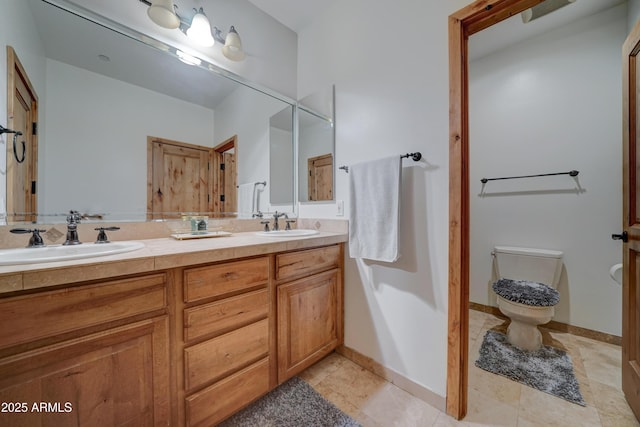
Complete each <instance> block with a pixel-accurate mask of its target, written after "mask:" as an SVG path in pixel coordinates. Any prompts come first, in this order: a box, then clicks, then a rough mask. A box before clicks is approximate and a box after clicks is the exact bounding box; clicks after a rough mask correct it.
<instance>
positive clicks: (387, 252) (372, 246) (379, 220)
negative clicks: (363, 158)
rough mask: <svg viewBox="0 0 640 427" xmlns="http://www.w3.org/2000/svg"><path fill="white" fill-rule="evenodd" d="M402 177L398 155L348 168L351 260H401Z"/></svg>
mask: <svg viewBox="0 0 640 427" xmlns="http://www.w3.org/2000/svg"><path fill="white" fill-rule="evenodd" d="M401 175H402V159H401V158H400V156H399V155H398V156H393V157H387V158H383V159H379V160H373V161H370V162H362V163H357V164H355V165H352V166H349V193H350V198H351V199H350V201H351V207H350V214H349V254H350V256H351V258H366V259H370V260H374V261H385V262H394V261H396V260H397V259H398V258H399V256H400V253H399V250H398V241H399V237H398V236H399V231H400V230H399V228H400V182H401Z"/></svg>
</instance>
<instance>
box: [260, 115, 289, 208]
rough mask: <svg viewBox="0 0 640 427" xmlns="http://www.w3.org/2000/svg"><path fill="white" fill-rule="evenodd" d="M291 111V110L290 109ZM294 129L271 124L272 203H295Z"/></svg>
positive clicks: (270, 181)
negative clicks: (280, 127) (279, 127)
mask: <svg viewBox="0 0 640 427" xmlns="http://www.w3.org/2000/svg"><path fill="white" fill-rule="evenodd" d="M288 110H291V109H288ZM289 112H290V111H289ZM292 177H293V131H291V130H284V129H278V128H276V127H274V126H271V131H270V133H269V182H268V183H267V184H268V185H269V188H270V190H271V191H270V192H269V193H270V199H271V202H272V203H279V204H287V205H292V203H293V196H294V195H293V179H291V178H292Z"/></svg>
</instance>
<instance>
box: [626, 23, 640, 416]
mask: <svg viewBox="0 0 640 427" xmlns="http://www.w3.org/2000/svg"><path fill="white" fill-rule="evenodd" d="M632 56H633V57H635V58H638V57H640V21H639V22H636V24H635V25H634V27H633V29H632V30H631V32H630V33H629V35H628V36H627V39H626V40H625V42H624V44H623V47H622V96H623V102H622V104H623V109H622V117H623V131H622V146H623V165H622V168H623V172H622V193H623V197H622V200H623V207H622V228H623V232H624V233H627V235H628V241H627V239H626V238H625V239H624V240H623V255H622V265H623V268H622V272H623V273H622V392H623V393H624V395H625V398H626V400H627V403H628V404H629V407H630V408H631V410H632V411H633V413H634V414H635V416H636V417H637V418H639V419H640V399H638V390H640V383H639V382H638V377H639V376H640V375H639V373H638V367H637V364H636V360H638V356H639V355H640V349H639V348H638V347H639V345H638V338H637V334H638V322H637V312H638V310H639V309H640V307H639V306H638V304H639V302H638V291H639V289H638V271H637V265H636V262H637V261H636V259H637V252H638V246H639V244H638V240H637V236H638V226H637V225H636V224H634V223H637V219H636V218H637V216H638V212H637V209H638V208H637V205H638V200H637V197H638V195H637V193H638V190H637V188H636V183H637V180H638V174H637V171H636V169H635V166H636V163H637V160H636V159H635V157H636V156H637V154H636V150H637V147H636V146H637V142H636V141H637V140H638V130H639V129H638V97H637V95H636V94H637V91H638V87H637V86H638V85H637V84H636V81H635V79H637V76H638V75H639V74H640V69H639V67H638V63H637V59H636V61H632V60H631V59H630V58H631V57H632ZM634 77H635V79H634ZM632 79H634V80H632ZM632 158H633V160H632ZM634 253H635V254H636V255H634Z"/></svg>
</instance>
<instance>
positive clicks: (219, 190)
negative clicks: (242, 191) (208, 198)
mask: <svg viewBox="0 0 640 427" xmlns="http://www.w3.org/2000/svg"><path fill="white" fill-rule="evenodd" d="M237 141H238V135H233V136H232V137H230V138H227V139H225V140H224V141H222V142H221V143H220V144H218V145H216V146H215V147H213V148H212V150H211V152H212V157H213V161H212V168H211V173H212V174H213V176H212V180H211V182H212V183H213V189H212V192H211V194H213V195H214V197H213V209H212V211H213V212H216V213H222V212H223V208H222V205H221V204H220V198H219V197H217V196H218V195H219V194H223V192H224V184H223V181H224V180H223V177H222V176H221V175H222V174H223V172H222V171H221V170H220V164H221V163H224V158H223V156H224V152H225V151H229V150H231V149H233V150H234V153H235V162H236V167H235V171H236V176H235V180H236V186H237V183H238V143H237Z"/></svg>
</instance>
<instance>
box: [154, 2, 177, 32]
mask: <svg viewBox="0 0 640 427" xmlns="http://www.w3.org/2000/svg"><path fill="white" fill-rule="evenodd" d="M147 15H149V18H151V20H152V21H153V22H155V23H156V24H158V25H160V26H161V27H164V28H168V29H170V30H174V29H176V28H178V27H179V26H180V18H178V15H176V12H175V11H174V9H173V1H171V0H153V1H152V2H151V6H149V9H147Z"/></svg>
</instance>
